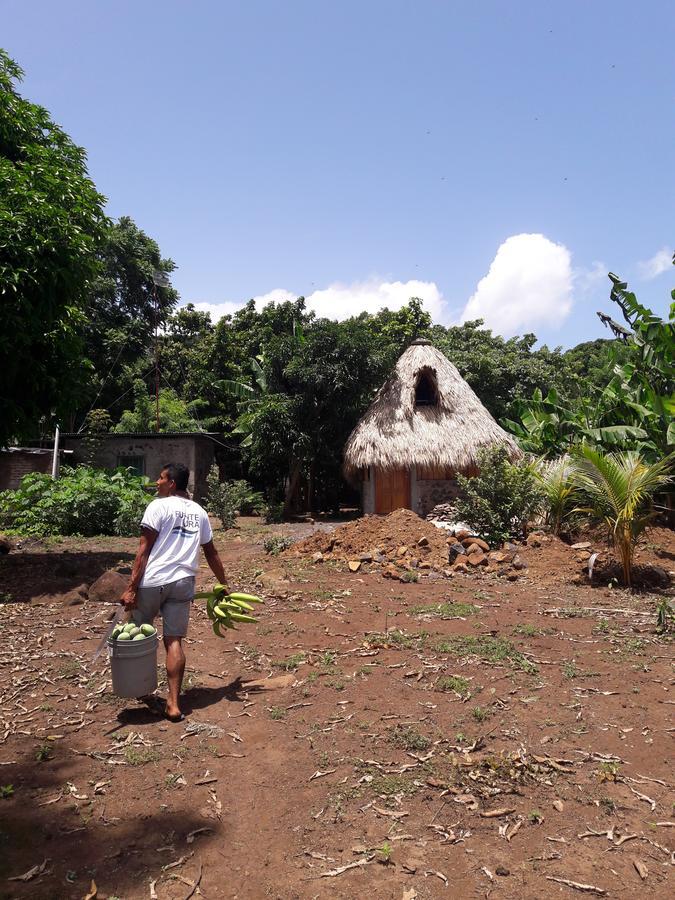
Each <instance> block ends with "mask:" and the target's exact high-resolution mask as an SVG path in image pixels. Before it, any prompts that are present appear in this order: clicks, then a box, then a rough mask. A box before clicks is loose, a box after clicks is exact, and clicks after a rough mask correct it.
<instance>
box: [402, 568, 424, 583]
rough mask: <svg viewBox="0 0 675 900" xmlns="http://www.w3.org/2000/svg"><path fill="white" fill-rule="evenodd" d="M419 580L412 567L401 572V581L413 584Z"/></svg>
mask: <svg viewBox="0 0 675 900" xmlns="http://www.w3.org/2000/svg"><path fill="white" fill-rule="evenodd" d="M419 580H420V576H419V574H418V573H417V572H416V571H415V570H414V569H406V570H405V571H404V572H403V573H402V574H401V581H407V582H408V583H410V584H415V583H417V582H418V581H419Z"/></svg>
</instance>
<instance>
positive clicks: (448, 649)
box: [434, 635, 537, 675]
mask: <svg viewBox="0 0 675 900" xmlns="http://www.w3.org/2000/svg"><path fill="white" fill-rule="evenodd" d="M434 649H435V650H437V651H438V652H439V653H447V654H449V655H456V656H480V657H481V658H482V659H484V660H486V661H487V662H491V663H501V662H505V661H507V660H508V661H510V662H511V663H513V665H515V666H516V668H518V669H520V670H521V671H523V672H526V673H527V674H528V675H535V674H536V673H537V667H536V666H535V665H534V663H532V662H530V660H529V659H527V657H526V656H524V655H523V654H522V653H521V652H520V651H519V650H517V649H516V648H515V646H514V645H513V644H512V643H511V641H507V640H505V639H504V638H494V637H489V636H488V635H478V636H476V637H474V636H466V635H458V636H456V637H451V638H444V639H443V640H440V641H437V643H436V645H435V648H434Z"/></svg>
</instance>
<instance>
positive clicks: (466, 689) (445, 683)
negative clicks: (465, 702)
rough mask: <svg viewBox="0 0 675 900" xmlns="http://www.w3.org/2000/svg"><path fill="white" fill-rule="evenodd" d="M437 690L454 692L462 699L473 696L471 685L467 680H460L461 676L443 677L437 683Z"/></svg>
mask: <svg viewBox="0 0 675 900" xmlns="http://www.w3.org/2000/svg"><path fill="white" fill-rule="evenodd" d="M435 689H436V690H437V691H454V693H455V694H459V696H460V697H462V699H463V698H465V697H468V696H469V695H470V694H471V685H470V684H469V682H468V681H467V680H466V678H460V677H459V675H443V676H441V677H440V678H439V679H438V681H437V682H436V685H435Z"/></svg>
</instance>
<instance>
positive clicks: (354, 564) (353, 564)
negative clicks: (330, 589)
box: [347, 559, 361, 572]
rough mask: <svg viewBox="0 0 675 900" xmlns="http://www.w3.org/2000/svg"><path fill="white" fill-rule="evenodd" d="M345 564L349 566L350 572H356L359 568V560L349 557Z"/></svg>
mask: <svg viewBox="0 0 675 900" xmlns="http://www.w3.org/2000/svg"><path fill="white" fill-rule="evenodd" d="M347 565H348V566H349V571H350V572H358V571H359V569H360V568H361V560H359V559H350V560H349V562H348V563H347Z"/></svg>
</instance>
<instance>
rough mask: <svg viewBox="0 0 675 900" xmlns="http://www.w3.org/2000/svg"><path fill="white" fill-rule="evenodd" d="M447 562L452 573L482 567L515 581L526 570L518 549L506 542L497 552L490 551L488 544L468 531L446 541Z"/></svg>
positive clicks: (459, 532)
mask: <svg viewBox="0 0 675 900" xmlns="http://www.w3.org/2000/svg"><path fill="white" fill-rule="evenodd" d="M447 544H448V561H449V563H450V569H451V571H452V572H453V573H454V572H470V571H471V570H472V569H477V568H478V567H483V568H484V569H485V571H487V572H494V573H496V574H497V575H503V576H506V578H508V579H509V581H515V580H516V579H517V578H518V576H519V574H522V573H523V572H525V571H526V570H527V564H526V563H525V562H523V560H522V559H521V558H520V556H519V555H518V547H517V545H516V544H512V543H510V542H509V541H507V542H506V543H505V544H502V547H501V549H499V550H490V546H489V544H488V543H487V542H486V541H484V540H483V539H482V538H479V537H476V535H473V534H471V533H470V532H469V531H458V532H457V533H456V534H454V535H452V536H451V537H449V538H448V540H447Z"/></svg>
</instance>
